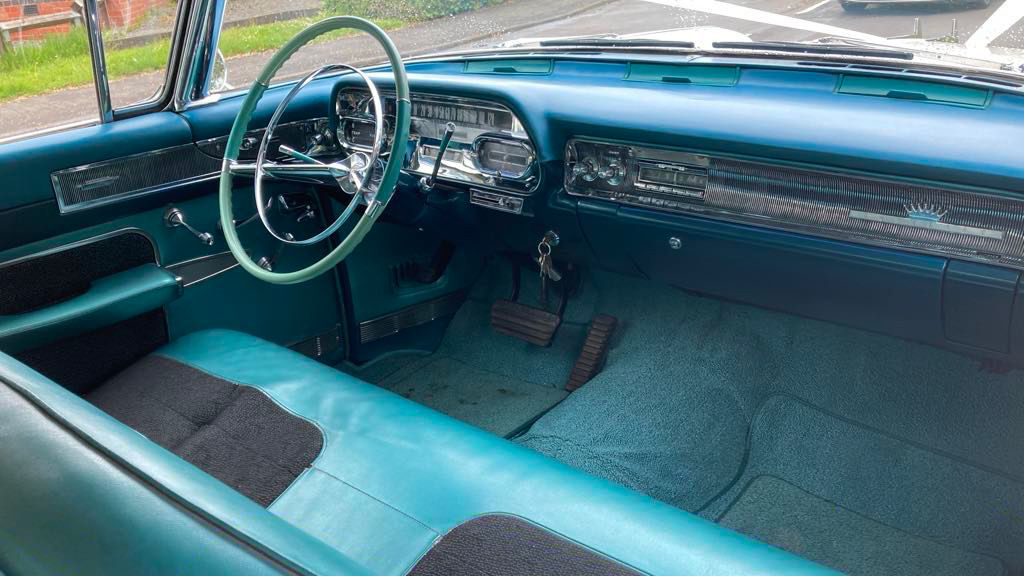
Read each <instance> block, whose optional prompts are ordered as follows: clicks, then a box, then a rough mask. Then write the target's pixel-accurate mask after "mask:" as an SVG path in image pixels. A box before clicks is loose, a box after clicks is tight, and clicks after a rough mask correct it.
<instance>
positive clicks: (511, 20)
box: [0, 0, 1024, 138]
mask: <svg viewBox="0 0 1024 576" xmlns="http://www.w3.org/2000/svg"><path fill="white" fill-rule="evenodd" d="M657 1H658V3H653V2H647V1H645V0H508V1H507V2H504V3H502V4H499V5H496V6H491V7H488V8H484V9H482V10H477V11H474V12H469V13H463V14H458V15H455V16H452V17H448V18H441V19H437V20H431V21H428V22H424V23H420V24H415V25H412V26H409V27H406V28H402V29H398V30H394V31H391V32H389V34H390V35H391V37H392V38H393V39H394V41H395V43H396V45H397V46H398V48H399V51H401V52H402V54H404V55H414V54H422V53H426V52H433V51H442V50H453V49H462V48H471V47H477V46H482V45H487V44H493V43H495V42H501V41H505V40H511V39H515V38H520V37H545V36H571V35H583V34H601V33H609V32H611V33H617V34H628V33H636V32H645V31H650V30H664V29H668V28H687V27H693V26H717V27H722V28H728V29H730V30H735V31H737V32H742V33H744V34H747V35H749V36H750V37H751V38H753V39H754V40H782V41H801V40H810V39H813V38H815V37H817V36H820V34H815V33H810V32H804V31H800V30H793V29H788V28H781V27H778V26H772V25H765V24H761V23H756V22H750V21H748V20H743V19H738V18H734V17H730V16H724V15H708V14H704V13H700V12H695V11H693V10H686V9H682V8H680V7H677V6H671V5H668V4H672V2H673V0H657ZM729 3H730V4H732V5H735V6H738V7H747V8H755V9H759V10H764V11H767V12H772V13H775V14H784V15H787V16H792V17H795V18H800V19H803V20H807V21H810V22H814V23H818V24H826V25H830V26H837V27H841V28H846V29H851V30H856V31H859V32H863V33H868V34H873V35H876V36H884V37H893V36H900V35H906V34H910V33H911V32H912V31H913V28H914V20H915V19H918V20H919V22H920V30H921V34H922V35H923V36H924V37H926V38H934V37H940V36H944V35H947V34H949V33H950V32H951V31H952V29H953V21H954V20H955V21H956V31H957V34H958V36H959V38H960V39H961V40H964V39H966V38H968V37H969V36H970V35H971V33H973V32H974V30H976V29H977V28H978V27H979V26H980V25H981V24H982V23H983V22H984V21H985V20H987V19H988V17H989V16H991V14H992V13H993V12H994V11H995V10H996V9H997V8H998V6H999V5H1000V4H1001V0H993V2H992V3H991V5H990V6H988V7H985V8H971V7H967V6H963V5H942V4H920V3H918V4H887V5H875V6H870V7H869V8H868V9H867V10H864V11H862V12H847V11H845V10H843V9H842V7H841V6H840V4H839V1H838V0H730V2H729ZM994 45H1000V46H1006V47H1014V48H1024V24H1022V23H1020V22H1018V23H1017V25H1015V26H1014V27H1013V28H1011V29H1010V30H1008V31H1007V32H1006V33H1004V34H1003V35H1002V36H1000V37H999V38H998V39H997V40H996V41H995V42H994ZM268 58H269V54H268V53H262V54H250V55H244V56H238V57H235V58H231V59H229V60H228V61H227V66H228V70H229V76H228V79H229V82H230V83H231V84H232V85H234V86H239V87H240V86H244V85H246V84H248V83H249V82H251V80H252V78H255V76H256V75H257V73H258V71H259V70H260V68H262V66H263V64H264V63H265V62H266V60H267V59H268ZM381 58H382V53H381V52H380V49H379V48H378V47H377V46H376V45H375V44H374V43H373V42H372V41H371V40H369V39H368V38H366V37H363V36H359V37H349V38H340V39H337V40H332V41H330V42H325V43H322V44H316V45H311V46H307V47H306V48H304V49H303V50H302V51H300V52H299V53H298V54H296V55H295V56H293V57H292V59H291V60H290V61H289V62H287V63H286V65H285V67H284V69H282V71H281V73H280V75H279V77H289V76H295V75H297V74H301V73H304V72H306V71H308V70H312V69H313V68H314V67H316V66H318V65H322V64H327V63H331V62H346V63H351V64H354V65H360V66H362V65H367V64H369V63H373V62H376V61H379V60H380V59H381ZM161 77H162V73H148V74H142V75H139V76H137V77H129V78H123V79H120V80H117V81H115V82H112V83H111V93H112V94H113V96H114V99H115V103H118V104H120V103H127V102H132V101H138V100H140V99H143V98H145V97H147V96H148V95H149V94H151V93H152V90H153V86H155V85H159V83H160V81H161ZM0 81H2V79H0ZM95 107H96V105H95V91H94V89H93V88H92V87H91V86H84V87H78V88H70V89H66V90H61V91H57V92H51V93H48V94H42V95H38V96H31V97H26V98H21V99H18V100H14V101H11V102H5V103H2V104H0V138H2V137H4V136H5V135H10V134H16V133H22V132H27V131H31V130H39V129H41V128H45V127H47V126H52V125H55V124H57V123H64V122H70V121H75V120H84V119H88V118H90V116H91V117H95V113H94V112H93V111H94V110H95Z"/></svg>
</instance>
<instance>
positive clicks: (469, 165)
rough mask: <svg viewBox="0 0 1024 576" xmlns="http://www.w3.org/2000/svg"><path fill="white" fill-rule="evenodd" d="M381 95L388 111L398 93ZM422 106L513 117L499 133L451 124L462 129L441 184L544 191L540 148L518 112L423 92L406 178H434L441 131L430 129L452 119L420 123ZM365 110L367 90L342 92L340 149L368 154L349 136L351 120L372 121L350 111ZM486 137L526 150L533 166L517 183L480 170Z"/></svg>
mask: <svg viewBox="0 0 1024 576" xmlns="http://www.w3.org/2000/svg"><path fill="white" fill-rule="evenodd" d="M361 93H363V94H364V95H363V96H362V97H355V98H351V97H350V95H359V94H361ZM381 96H382V97H383V98H384V100H385V106H387V102H388V101H394V98H395V93H394V92H393V91H392V92H389V91H383V90H382V91H381ZM343 103H348V105H349V106H348V107H347V108H343ZM420 104H448V105H456V106H462V107H466V108H474V109H478V110H489V111H493V112H497V113H500V114H503V115H507V116H508V118H509V127H508V129H507V130H499V131H495V130H493V129H491V127H487V128H481V127H479V126H467V125H465V124H462V125H460V124H459V119H458V118H454V119H451V120H452V121H455V123H456V125H457V126H458V127H459V128H460V129H461V130H460V132H461V134H460V132H456V136H455V137H454V138H453V139H452V142H451V144H450V146H449V148H448V150H447V151H446V152H445V158H444V159H443V162H442V164H441V167H440V169H439V172H438V180H439V181H443V182H448V183H460V184H466V185H470V186H476V187H481V188H490V189H493V190H496V191H500V192H503V193H509V194H519V195H529V194H532V193H534V192H536V191H537V189H538V188H539V187H540V185H541V182H540V180H541V174H540V170H539V168H538V166H539V165H538V162H537V155H536V148H535V147H534V145H533V142H532V141H531V140H530V137H529V135H528V134H527V133H526V128H525V126H524V125H523V123H522V121H520V120H519V117H518V116H517V115H516V114H515V112H513V111H512V109H510V108H508V107H507V106H505V105H504V104H500V103H498V102H493V101H490V100H481V99H478V98H467V97H463V96H448V95H441V94H432V93H422V92H417V93H414V94H413V95H412V105H413V110H412V119H411V129H410V141H411V142H414V143H415V148H414V150H415V153H413V154H412V155H411V158H407V160H408V162H407V163H406V164H405V166H404V168H403V169H404V170H405V171H406V172H407V173H410V174H415V175H417V176H426V175H429V174H430V173H431V171H432V170H433V167H434V158H435V157H436V155H437V143H438V142H439V141H440V134H436V133H435V132H436V131H437V130H433V129H431V126H430V125H432V124H436V123H440V124H442V125H443V123H444V122H446V121H449V119H448V118H439V119H436V122H433V120H435V119H431V120H424V119H422V118H417V116H416V107H417V105H420ZM365 105H366V96H365V90H363V89H362V88H354V87H350V88H345V89H343V90H341V91H340V92H338V94H337V96H336V98H335V102H334V110H335V114H336V116H337V118H338V123H337V126H336V132H337V134H336V139H337V141H338V144H339V145H340V146H342V147H344V148H347V149H349V150H352V151H361V152H365V151H366V150H367V149H368V148H367V147H366V146H363V145H360V144H356V143H353V142H350V141H348V139H347V138H346V136H345V122H346V121H356V122H363V123H369V122H370V118H369V117H368V116H367V114H365V113H362V112H361V113H357V114H353V113H351V112H350V110H363V109H364V107H365ZM428 123H429V125H428ZM385 125H386V128H387V131H388V136H389V137H390V132H391V128H390V126H387V119H385ZM425 128H426V130H425ZM434 128H436V127H434ZM460 136H461V137H460ZM481 138H483V139H484V140H486V139H488V138H490V139H501V140H503V141H504V142H507V143H512V144H513V145H518V146H522V147H523V148H524V150H526V151H528V152H529V154H530V157H531V160H532V164H531V166H530V167H529V169H528V170H526V171H525V172H524V173H523V174H522V175H520V176H518V177H515V178H509V177H505V176H502V175H499V174H496V173H493V172H491V173H489V172H487V171H486V170H485V169H483V168H482V166H480V163H479V159H478V158H477V157H476V151H477V150H478V147H479V143H478V140H480V139H481Z"/></svg>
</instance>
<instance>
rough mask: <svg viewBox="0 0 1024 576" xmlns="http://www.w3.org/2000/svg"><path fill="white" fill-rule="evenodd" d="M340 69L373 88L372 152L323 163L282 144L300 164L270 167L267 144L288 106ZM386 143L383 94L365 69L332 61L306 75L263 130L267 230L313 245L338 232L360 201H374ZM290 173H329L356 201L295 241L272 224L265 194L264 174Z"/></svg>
mask: <svg viewBox="0 0 1024 576" xmlns="http://www.w3.org/2000/svg"><path fill="white" fill-rule="evenodd" d="M338 70H348V71H350V72H354V73H355V74H357V75H358V76H359V77H360V78H361V79H362V80H363V83H365V84H366V86H367V88H368V89H369V91H370V98H371V99H372V101H373V116H374V121H375V128H374V133H373V147H372V148H371V150H370V155H369V157H368V158H367V155H366V154H365V153H363V152H355V153H353V154H350V155H349V156H348V157H346V158H345V159H343V160H339V161H337V162H332V163H330V164H326V163H323V162H320V161H318V160H316V159H314V158H311V157H309V156H306V155H305V154H302V153H300V152H298V151H296V150H292V149H290V148H287V147H282V151H283V152H285V153H286V154H288V155H289V156H292V157H293V158H295V159H297V160H301V161H302V163H300V164H277V163H275V164H273V165H272V166H269V165H268V164H267V162H266V157H267V147H268V146H269V143H270V139H271V136H272V135H273V133H274V129H276V128H277V125H278V123H279V122H280V121H281V117H282V116H283V115H284V110H285V108H287V107H288V104H290V103H291V101H292V100H293V99H294V98H295V96H296V95H298V93H299V91H300V90H302V89H303V88H304V87H305V86H306V85H308V84H309V83H310V82H312V81H313V80H315V79H316V78H317V77H318V76H320V75H321V74H325V73H328V72H335V71H338ZM383 143H384V105H383V102H382V101H381V99H380V93H379V92H378V91H377V86H376V85H375V84H374V83H373V80H371V79H370V77H369V76H367V75H366V73H364V72H363V71H362V70H360V69H358V68H356V67H354V66H349V65H348V64H329V65H327V66H323V67H321V68H318V69H316V70H314V71H312V72H310V73H309V74H307V75H306V76H305V77H303V78H302V80H300V81H299V82H298V83H297V84H295V86H293V87H292V89H291V90H289V91H288V94H286V95H285V97H284V99H283V100H281V103H280V104H278V105H277V108H276V109H275V110H274V114H273V115H272V116H271V117H270V122H269V123H268V124H267V128H266V130H264V132H263V139H262V140H261V141H260V147H259V151H258V152H257V153H256V165H255V174H254V185H253V188H254V191H255V195H256V211H257V214H259V217H260V221H261V222H263V227H264V228H266V229H267V232H269V233H270V235H271V236H273V237H274V238H276V239H277V240H279V241H281V242H284V243H286V244H297V245H309V244H316V243H317V242H320V241H322V240H324V239H326V238H327V237H329V236H330V235H331V234H334V233H335V232H337V231H338V230H339V229H340V228H341V227H342V226H343V225H344V224H345V222H346V221H347V220H348V219H349V217H351V216H352V214H353V213H354V212H355V208H356V206H357V205H358V204H359V203H360V201H361V200H362V201H364V202H365V203H367V204H369V203H370V202H371V201H372V200H373V196H374V192H375V191H374V190H373V189H372V187H370V186H369V184H370V180H371V179H372V177H373V171H374V167H375V166H376V165H377V160H378V158H379V157H380V149H381V147H382V146H383ZM268 167H271V168H272V170H270V171H268V170H267V169H266V168H268ZM288 172H293V173H294V174H295V175H296V176H300V175H301V174H302V173H303V172H305V173H307V174H309V173H311V172H320V173H323V172H328V173H329V174H330V175H331V176H333V177H334V179H335V180H336V181H337V183H338V186H339V187H340V188H341V189H342V191H343V192H345V193H346V194H350V195H351V196H352V200H351V201H350V202H349V203H348V206H346V207H345V210H344V211H342V213H341V214H340V215H339V216H338V218H337V219H336V220H335V221H334V223H332V224H331V225H330V226H328V227H327V228H324V229H323V230H322V231H321V232H320V233H319V234H317V235H315V236H312V237H310V238H306V239H304V240H295V239H293V238H291V239H290V238H288V236H290V235H287V234H285V235H282V234H278V232H277V231H276V230H274V227H273V225H271V223H270V219H269V217H268V213H267V210H268V208H269V204H271V203H268V202H266V199H265V197H264V194H263V177H264V176H265V175H267V174H268V173H269V174H271V175H274V174H278V173H280V174H281V175H282V176H284V175H285V174H287V173H288ZM346 180H347V181H348V182H349V183H351V184H352V185H354V186H355V188H354V190H351V191H350V190H349V189H348V188H346V186H345V185H344V184H343V183H344V182H345V181H346Z"/></svg>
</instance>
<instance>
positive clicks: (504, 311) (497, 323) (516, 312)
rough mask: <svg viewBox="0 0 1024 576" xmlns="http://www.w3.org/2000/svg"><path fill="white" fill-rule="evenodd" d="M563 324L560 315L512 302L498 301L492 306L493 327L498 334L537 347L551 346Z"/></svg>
mask: <svg viewBox="0 0 1024 576" xmlns="http://www.w3.org/2000/svg"><path fill="white" fill-rule="evenodd" d="M561 323H562V317H561V316H559V315H558V314H555V313H553V312H548V311H547V310H541V309H540V308H534V307H533V306H527V305H525V304H520V303H519V302H513V301H511V300H497V301H495V302H494V305H492V306H491V327H492V328H494V330H495V331H496V332H500V333H502V334H507V335H509V336H513V337H515V338H519V339H520V340H525V341H526V342H529V343H530V344H535V345H537V346H550V345H551V339H552V338H554V337H555V332H556V331H557V330H558V326H559V325H560V324H561Z"/></svg>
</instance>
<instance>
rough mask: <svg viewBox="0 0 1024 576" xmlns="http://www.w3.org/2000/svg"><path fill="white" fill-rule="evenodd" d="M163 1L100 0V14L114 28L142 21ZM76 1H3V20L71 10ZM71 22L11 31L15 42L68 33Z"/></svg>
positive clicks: (0, 16)
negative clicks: (148, 11)
mask: <svg viewBox="0 0 1024 576" xmlns="http://www.w3.org/2000/svg"><path fill="white" fill-rule="evenodd" d="M161 1H163V0H99V2H98V3H99V5H100V14H101V15H105V16H106V18H101V20H102V21H103V23H104V24H106V23H107V22H108V21H109V22H110V26H111V27H114V28H122V27H125V26H130V25H131V24H134V23H136V22H138V21H139V19H140V18H142V16H143V15H144V14H145V13H146V10H148V9H149V8H150V7H152V6H154V5H156V4H159V3H160V2H161ZM73 3H74V0H0V22H10V21H14V20H21V19H23V18H31V17H32V16H35V15H45V14H56V13H58V12H68V11H70V10H71V7H72V5H73ZM70 29H71V24H59V25H55V26H47V27H46V28H35V29H32V30H24V31H19V30H11V41H13V42H20V41H22V40H39V39H41V38H45V37H46V36H48V35H50V34H55V33H59V32H67V31H68V30H70Z"/></svg>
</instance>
